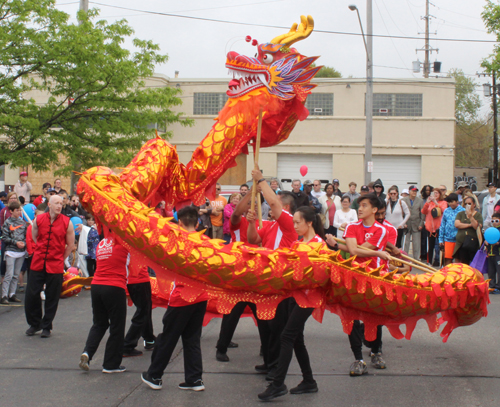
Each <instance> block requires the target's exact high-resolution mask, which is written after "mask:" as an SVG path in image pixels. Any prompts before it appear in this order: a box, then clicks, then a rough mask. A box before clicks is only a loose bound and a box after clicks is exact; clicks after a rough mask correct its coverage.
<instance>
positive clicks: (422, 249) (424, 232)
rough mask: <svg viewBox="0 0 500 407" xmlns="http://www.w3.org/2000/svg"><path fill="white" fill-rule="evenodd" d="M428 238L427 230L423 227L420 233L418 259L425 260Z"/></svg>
mask: <svg viewBox="0 0 500 407" xmlns="http://www.w3.org/2000/svg"><path fill="white" fill-rule="evenodd" d="M428 238H429V232H428V231H427V229H426V228H425V227H424V228H423V229H422V233H421V235H420V260H423V261H427V239H428Z"/></svg>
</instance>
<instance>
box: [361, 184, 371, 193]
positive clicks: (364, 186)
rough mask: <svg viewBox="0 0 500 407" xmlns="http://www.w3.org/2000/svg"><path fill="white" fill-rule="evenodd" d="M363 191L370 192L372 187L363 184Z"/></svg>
mask: <svg viewBox="0 0 500 407" xmlns="http://www.w3.org/2000/svg"><path fill="white" fill-rule="evenodd" d="M361 191H362V192H368V191H370V188H368V186H366V185H363V186H362V187H361Z"/></svg>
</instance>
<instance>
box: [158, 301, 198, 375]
mask: <svg viewBox="0 0 500 407" xmlns="http://www.w3.org/2000/svg"><path fill="white" fill-rule="evenodd" d="M206 310H207V301H202V302H198V303H196V304H192V305H186V306H184V307H168V309H167V311H166V312H165V315H164V316H163V332H162V333H161V334H160V335H158V337H157V338H156V346H155V348H154V350H153V354H152V355H151V365H150V366H149V369H148V373H149V374H150V375H151V377H153V378H155V379H159V378H161V377H162V376H163V372H164V371H165V369H166V367H167V365H168V362H170V358H171V357H172V353H173V352H174V349H175V346H176V345H177V342H178V341H179V338H180V337H182V347H183V348H184V377H185V380H186V382H187V383H194V382H196V381H197V380H198V379H201V375H202V373H203V362H202V360H201V347H200V339H201V328H202V325H203V318H204V316H205V311H206Z"/></svg>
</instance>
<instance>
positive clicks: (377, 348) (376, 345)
mask: <svg viewBox="0 0 500 407" xmlns="http://www.w3.org/2000/svg"><path fill="white" fill-rule="evenodd" d="M364 337H365V325H364V324H363V323H362V322H360V321H354V325H353V326H352V331H351V333H350V334H349V343H350V344H351V350H352V353H354V359H356V360H362V359H363V353H362V349H363V339H364ZM366 346H368V347H369V348H370V349H371V350H372V352H373V353H379V352H381V350H382V325H379V326H377V338H376V339H375V340H374V341H366Z"/></svg>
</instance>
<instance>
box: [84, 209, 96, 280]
mask: <svg viewBox="0 0 500 407" xmlns="http://www.w3.org/2000/svg"><path fill="white" fill-rule="evenodd" d="M85 219H86V220H87V226H88V227H90V230H89V232H88V234H87V255H86V256H85V260H87V271H88V272H89V277H93V276H94V273H95V265H96V259H95V254H96V250H97V245H98V244H99V232H98V231H97V227H96V224H95V219H94V216H93V215H92V214H91V213H87V215H85Z"/></svg>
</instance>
